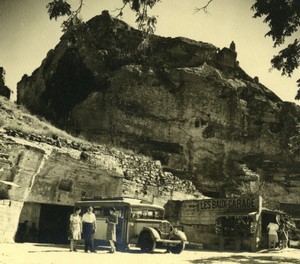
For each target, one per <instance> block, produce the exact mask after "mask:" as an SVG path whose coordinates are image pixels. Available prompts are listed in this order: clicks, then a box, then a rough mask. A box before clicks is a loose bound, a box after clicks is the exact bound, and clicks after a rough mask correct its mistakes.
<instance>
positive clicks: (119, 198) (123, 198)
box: [81, 195, 151, 204]
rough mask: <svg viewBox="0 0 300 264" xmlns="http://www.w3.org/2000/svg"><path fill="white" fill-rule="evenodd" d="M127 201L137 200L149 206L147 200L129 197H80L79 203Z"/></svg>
mask: <svg viewBox="0 0 300 264" xmlns="http://www.w3.org/2000/svg"><path fill="white" fill-rule="evenodd" d="M127 199H132V200H138V201H140V203H143V204H151V202H149V201H147V200H143V199H140V198H135V197H130V196H97V195H96V196H82V197H81V201H108V200H113V201H125V200H127Z"/></svg>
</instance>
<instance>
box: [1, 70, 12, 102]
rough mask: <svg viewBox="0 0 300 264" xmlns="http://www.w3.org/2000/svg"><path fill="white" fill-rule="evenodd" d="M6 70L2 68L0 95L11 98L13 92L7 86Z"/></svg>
mask: <svg viewBox="0 0 300 264" xmlns="http://www.w3.org/2000/svg"><path fill="white" fill-rule="evenodd" d="M4 76H5V70H4V68H3V67H0V95H2V96H4V97H6V98H8V99H9V98H10V94H11V90H10V89H9V88H8V87H7V86H6V85H5V78H4Z"/></svg>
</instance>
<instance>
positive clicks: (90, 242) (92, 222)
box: [82, 206, 97, 253]
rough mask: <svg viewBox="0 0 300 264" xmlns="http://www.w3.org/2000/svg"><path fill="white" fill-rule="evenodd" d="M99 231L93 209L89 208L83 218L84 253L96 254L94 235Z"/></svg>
mask: <svg viewBox="0 0 300 264" xmlns="http://www.w3.org/2000/svg"><path fill="white" fill-rule="evenodd" d="M96 229H97V226H96V216H95V214H94V213H93V207H91V206H89V207H88V209H87V212H86V213H85V214H84V215H83V216H82V231H83V238H84V252H88V251H89V250H90V251H91V252H94V253H96V250H95V246H94V234H95V231H96Z"/></svg>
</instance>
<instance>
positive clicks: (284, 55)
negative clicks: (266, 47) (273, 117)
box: [252, 0, 300, 100]
mask: <svg viewBox="0 0 300 264" xmlns="http://www.w3.org/2000/svg"><path fill="white" fill-rule="evenodd" d="M252 10H254V12H255V14H254V18H257V17H264V23H266V24H268V26H269V28H270V31H269V32H267V33H266V35H265V36H268V37H272V40H273V43H274V45H273V46H274V47H277V46H281V45H283V44H284V43H285V40H286V38H287V37H291V36H292V35H293V34H294V33H296V32H297V31H298V29H299V26H300V1H299V0H267V1H266V0H256V1H255V3H254V5H253V6H252ZM271 64H272V67H273V68H275V69H277V70H280V71H281V74H282V75H286V76H289V77H291V75H292V73H293V72H294V70H295V69H297V68H298V67H299V64H300V43H299V39H295V40H294V41H293V42H292V43H291V44H289V45H288V46H287V47H285V48H284V49H282V50H281V51H279V53H278V54H277V55H276V56H274V57H273V59H272V60H271ZM297 83H298V87H299V89H298V92H297V95H296V97H295V99H297V100H299V99H300V79H299V80H298V81H297Z"/></svg>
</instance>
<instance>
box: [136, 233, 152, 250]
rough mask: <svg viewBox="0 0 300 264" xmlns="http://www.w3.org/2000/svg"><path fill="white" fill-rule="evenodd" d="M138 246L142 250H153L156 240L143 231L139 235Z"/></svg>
mask: <svg viewBox="0 0 300 264" xmlns="http://www.w3.org/2000/svg"><path fill="white" fill-rule="evenodd" d="M139 246H140V248H141V250H142V251H143V252H148V253H149V252H153V251H154V250H155V247H156V241H155V240H154V239H153V238H152V236H151V234H150V233H149V232H143V233H141V235H140V237H139Z"/></svg>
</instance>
